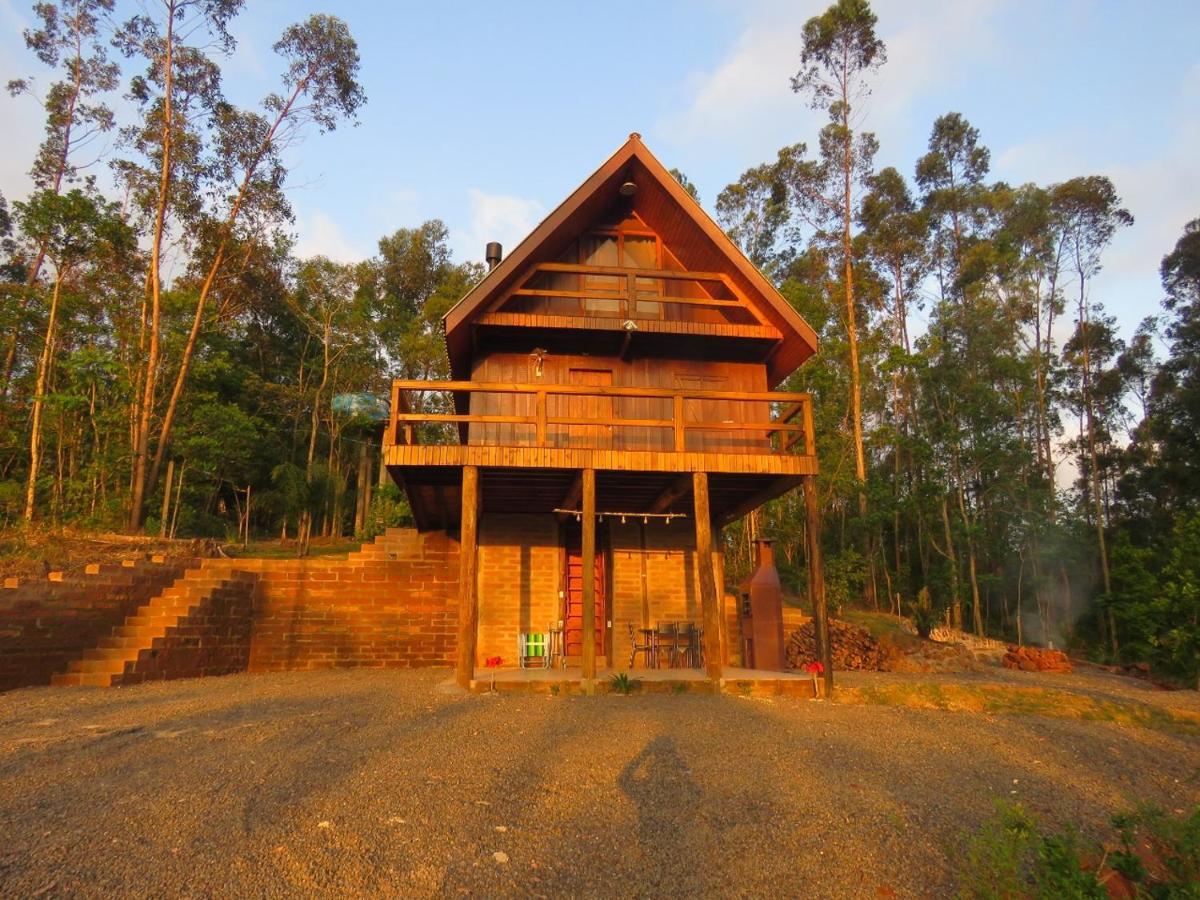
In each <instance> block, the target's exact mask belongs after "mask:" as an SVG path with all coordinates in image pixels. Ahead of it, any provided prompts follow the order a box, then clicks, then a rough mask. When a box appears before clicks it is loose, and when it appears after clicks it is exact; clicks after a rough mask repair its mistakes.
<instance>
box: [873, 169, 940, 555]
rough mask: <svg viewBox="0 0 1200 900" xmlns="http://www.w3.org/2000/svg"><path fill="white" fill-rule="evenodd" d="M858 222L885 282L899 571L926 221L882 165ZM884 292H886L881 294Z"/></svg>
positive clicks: (925, 256)
mask: <svg viewBox="0 0 1200 900" xmlns="http://www.w3.org/2000/svg"><path fill="white" fill-rule="evenodd" d="M867 187H868V192H867V194H866V195H865V196H864V197H863V199H862V204H861V207H860V209H859V212H858V224H859V226H860V228H861V229H862V237H861V244H862V249H863V251H864V252H865V254H866V256H867V258H868V259H870V260H871V261H872V262H873V263H874V265H875V266H876V268H877V269H878V270H879V271H880V272H881V273H883V274H884V276H885V277H886V278H887V279H888V281H890V283H891V291H890V301H891V309H890V310H889V312H890V315H889V316H888V319H889V320H890V323H891V347H890V348H889V352H888V354H887V359H886V362H885V366H886V368H887V369H890V371H891V407H892V409H891V418H892V429H893V441H892V485H891V488H892V531H893V534H892V550H893V564H894V567H895V571H896V572H897V574H899V573H900V571H901V565H902V563H901V533H902V528H901V521H900V520H901V505H902V502H903V501H902V491H903V490H904V488H905V481H906V475H907V481H908V487H909V489H910V491H911V489H912V486H913V485H912V482H913V479H914V477H916V473H915V472H914V471H913V469H914V466H913V453H912V451H911V448H910V447H909V446H908V445H909V443H910V441H911V439H912V430H913V429H912V425H913V423H912V417H913V415H914V413H915V404H914V396H913V392H914V386H913V383H912V350H913V348H912V343H911V341H910V340H909V333H908V317H909V313H910V304H913V303H914V302H915V303H916V304H917V305H918V306H919V304H920V289H921V284H922V282H923V281H924V279H925V277H926V275H927V274H928V273H929V254H928V252H927V249H926V243H927V239H928V233H929V222H928V218H927V216H926V213H925V211H924V210H922V209H921V208H920V206H919V205H918V204H917V202H916V200H915V199H914V198H913V196H912V193H911V192H910V191H909V188H908V184H907V182H906V181H905V180H904V176H903V175H901V174H900V173H899V172H898V171H897V170H896V169H894V168H891V167H888V168H886V169H883V170H881V171H880V172H878V173H877V174H875V175H873V176H871V177H870V178H869V179H868V180H867ZM881 296H883V297H885V298H886V297H887V296H888V294H887V293H883V294H881Z"/></svg>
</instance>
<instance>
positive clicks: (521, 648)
mask: <svg viewBox="0 0 1200 900" xmlns="http://www.w3.org/2000/svg"><path fill="white" fill-rule="evenodd" d="M550 660H551V652H550V636H549V635H548V634H546V632H544V631H529V632H524V633H522V634H518V635H517V662H518V664H519V665H520V666H521V668H522V669H531V668H535V669H548V668H550Z"/></svg>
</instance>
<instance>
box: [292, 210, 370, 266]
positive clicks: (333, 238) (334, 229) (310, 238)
mask: <svg viewBox="0 0 1200 900" xmlns="http://www.w3.org/2000/svg"><path fill="white" fill-rule="evenodd" d="M296 232H297V236H296V249H295V253H296V255H297V256H298V257H301V258H306V257H310V256H327V257H329V258H330V259H332V260H333V261H334V262H341V263H353V262H359V261H361V260H364V259H366V258H367V257H368V256H370V255H371V249H370V248H367V249H365V250H364V249H363V248H361V247H358V246H356V245H355V243H354V242H353V241H352V240H351V239H350V238H349V237H348V236H347V235H346V233H345V232H344V231H343V230H342V228H341V226H339V225H338V224H337V223H336V222H335V221H333V219H331V218H330V217H329V216H327V215H326V214H325V213H323V212H319V211H318V212H313V213H306V214H304V215H301V216H299V217H298V218H297V220H296Z"/></svg>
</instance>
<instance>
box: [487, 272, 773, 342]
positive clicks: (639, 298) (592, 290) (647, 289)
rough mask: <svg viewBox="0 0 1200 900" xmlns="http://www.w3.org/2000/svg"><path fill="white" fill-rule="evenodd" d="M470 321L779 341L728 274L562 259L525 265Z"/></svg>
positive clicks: (529, 326) (494, 325) (509, 325)
mask: <svg viewBox="0 0 1200 900" xmlns="http://www.w3.org/2000/svg"><path fill="white" fill-rule="evenodd" d="M476 324H477V325H478V326H480V327H484V328H489V327H490V328H497V327H500V328H503V327H517V328H523V329H525V328H575V329H585V330H589V331H613V332H625V333H626V336H627V337H628V336H629V335H630V334H632V333H638V334H648V335H649V334H670V335H677V336H678V335H697V336H708V337H723V338H731V337H732V338H742V339H749V340H755V341H759V342H762V345H763V347H765V348H766V347H770V346H772V344H773V342H776V341H778V340H779V339H780V332H779V329H778V328H776V327H775V326H774V325H772V324H770V323H769V322H768V321H767V320H766V319H764V318H763V317H762V316H761V315H760V314H759V313H757V312H756V311H755V310H754V308H753V307H752V306H751V305H750V304H749V303H748V301H747V299H746V297H745V296H744V294H743V292H742V291H741V290H740V289H739V288H738V286H737V285H736V284H735V283H734V281H733V279H732V278H730V277H729V276H728V275H727V274H724V273H720V272H684V271H672V270H666V269H654V268H645V267H635V266H615V265H613V266H607V265H584V264H573V263H563V262H547V263H539V264H536V265H534V266H532V267H530V269H529V271H528V272H527V273H526V275H525V277H524V278H522V279H520V280H519V281H518V282H517V283H516V284H515V285H514V286H513V287H512V288H510V289H509V290H508V291H506V292H505V293H504V294H503V295H501V297H500V298H499V299H498V301H497V302H496V303H495V304H494V305H493V306H492V308H491V309H489V310H488V311H487V312H485V313H484V314H483V315H482V316H480V317H479V318H478V319H477V320H476Z"/></svg>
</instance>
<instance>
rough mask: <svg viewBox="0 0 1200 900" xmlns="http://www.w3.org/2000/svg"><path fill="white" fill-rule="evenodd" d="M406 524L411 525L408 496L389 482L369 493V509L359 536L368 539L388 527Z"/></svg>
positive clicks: (398, 526) (381, 532)
mask: <svg viewBox="0 0 1200 900" xmlns="http://www.w3.org/2000/svg"><path fill="white" fill-rule="evenodd" d="M408 525H412V510H411V509H409V507H408V498H407V497H405V496H404V492H403V491H402V490H400V487H399V486H398V485H395V484H392V483H390V482H389V483H388V484H385V485H381V486H380V487H378V488H376V489H375V492H374V493H373V494H372V495H371V509H370V510H369V511H368V512H367V523H366V528H365V530H364V532H363V534H362V535H360V537H361V538H362V539H363V540H368V541H369V540H370V539H371V538H373V537H377V536H378V535H381V534H383V533H384V532H385V531H387V529H389V528H400V527H402V526H408Z"/></svg>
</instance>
